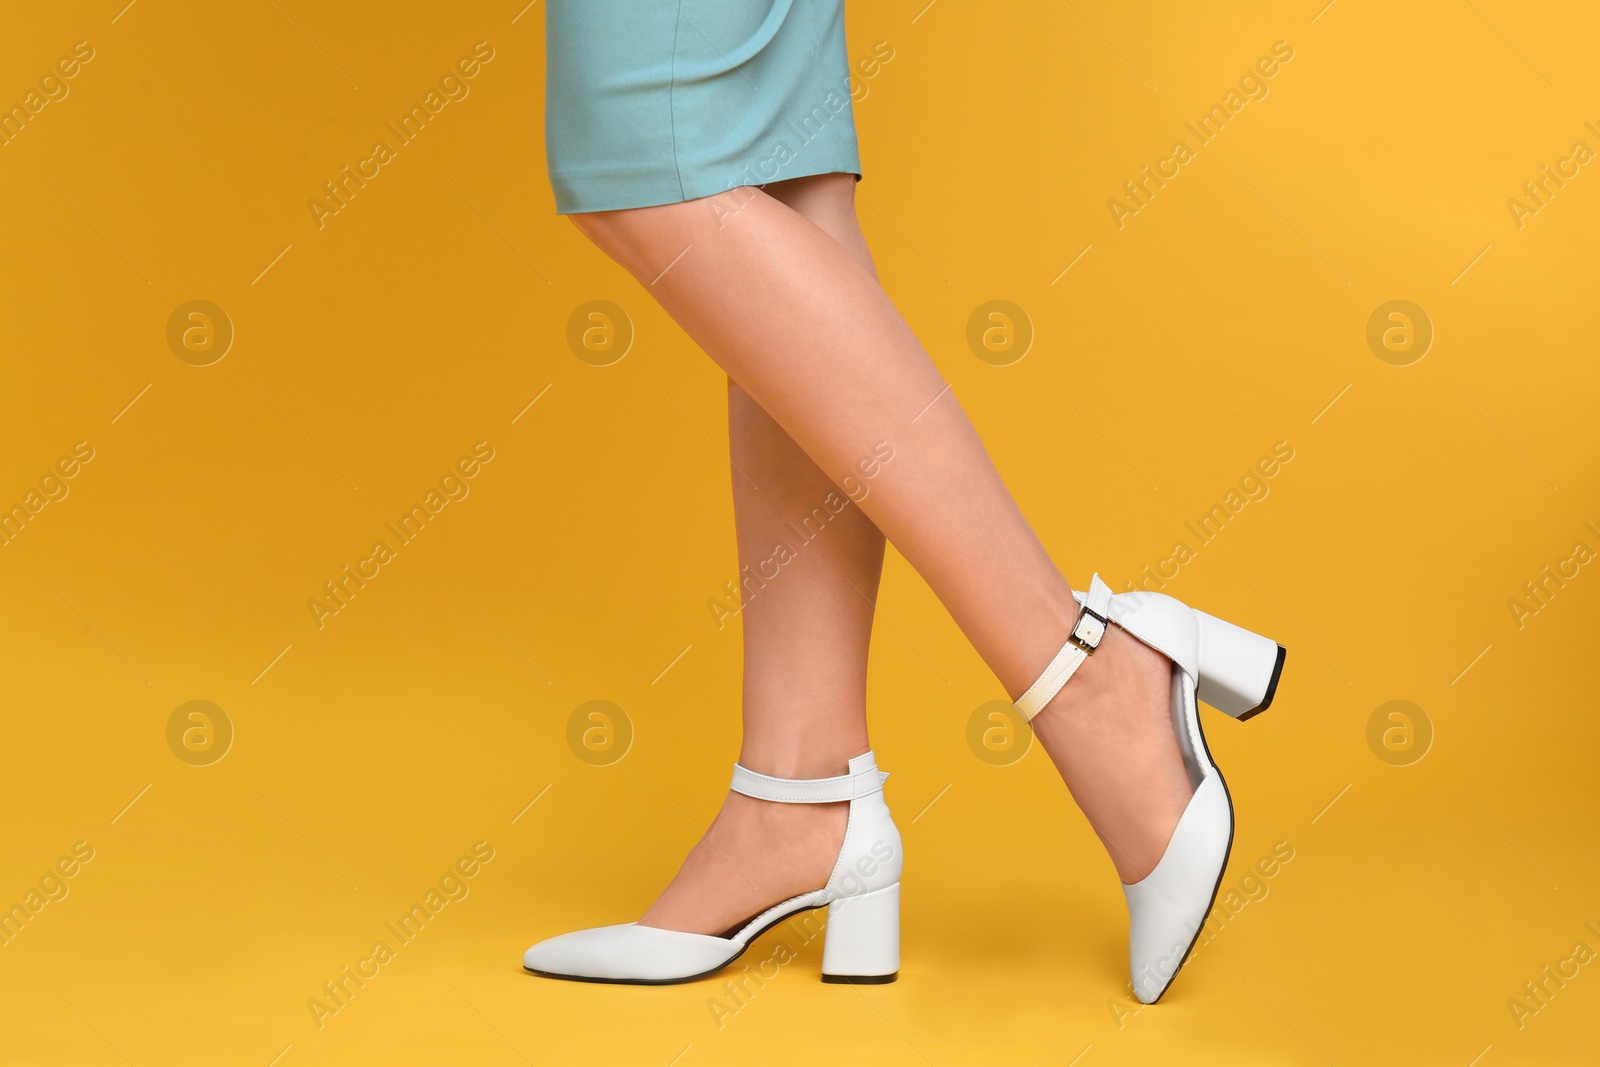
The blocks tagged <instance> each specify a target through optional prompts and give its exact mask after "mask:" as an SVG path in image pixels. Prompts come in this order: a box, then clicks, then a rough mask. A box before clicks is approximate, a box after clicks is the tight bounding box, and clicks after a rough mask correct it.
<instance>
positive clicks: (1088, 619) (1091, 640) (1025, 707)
mask: <svg viewBox="0 0 1600 1067" xmlns="http://www.w3.org/2000/svg"><path fill="white" fill-rule="evenodd" d="M1110 618H1111V587H1110V586H1109V585H1107V584H1106V583H1105V582H1102V581H1101V580H1100V576H1099V575H1098V574H1096V575H1095V576H1094V577H1093V578H1091V579H1090V580H1089V592H1088V594H1087V595H1086V596H1084V597H1083V612H1082V614H1080V615H1079V616H1078V622H1077V624H1076V625H1075V626H1073V628H1072V633H1070V634H1068V635H1067V643H1066V644H1064V645H1062V646H1061V651H1060V652H1057V653H1056V658H1055V659H1053V660H1051V661H1050V666H1048V667H1046V668H1045V669H1044V673H1043V674H1041V675H1039V680H1038V681H1036V682H1034V683H1033V685H1031V686H1029V687H1028V691H1027V692H1026V693H1023V694H1022V695H1021V696H1020V697H1018V698H1017V702H1016V703H1015V704H1014V705H1012V706H1013V707H1015V708H1016V709H1017V714H1018V715H1021V716H1022V721H1023V722H1030V721H1032V719H1033V717H1034V716H1035V715H1037V714H1039V712H1041V711H1043V710H1044V706H1045V705H1046V704H1048V703H1050V701H1051V700H1053V699H1055V695H1056V694H1057V693H1059V692H1061V687H1062V686H1064V685H1066V684H1067V680H1068V679H1069V678H1071V677H1072V674H1073V672H1074V671H1076V670H1077V669H1078V668H1079V667H1080V666H1082V665H1083V661H1084V660H1086V659H1088V658H1089V656H1090V655H1091V654H1093V652H1094V650H1095V649H1096V648H1098V647H1100V639H1101V638H1103V637H1105V635H1106V628H1107V627H1108V626H1109V625H1110V622H1109V620H1110Z"/></svg>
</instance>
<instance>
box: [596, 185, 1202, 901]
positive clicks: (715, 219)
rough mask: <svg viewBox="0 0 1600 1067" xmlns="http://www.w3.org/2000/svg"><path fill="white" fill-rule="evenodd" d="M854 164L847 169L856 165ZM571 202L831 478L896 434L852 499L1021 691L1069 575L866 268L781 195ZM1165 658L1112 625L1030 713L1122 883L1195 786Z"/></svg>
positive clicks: (1063, 608) (1156, 852)
mask: <svg viewBox="0 0 1600 1067" xmlns="http://www.w3.org/2000/svg"><path fill="white" fill-rule="evenodd" d="M846 180H848V179H846ZM730 195H731V196H732V197H734V198H736V199H735V200H734V201H733V202H734V203H736V204H737V210H736V212H734V213H732V214H730V213H729V198H727V197H725V198H723V199H722V200H721V201H715V202H714V201H706V200H701V201H690V202H687V203H683V204H670V205H664V206H661V207H651V208H639V209H634V210H629V211H616V212H598V213H593V214H589V215H575V216H572V218H573V220H574V222H575V223H577V225H578V226H579V227H580V229H582V230H583V231H584V232H585V233H586V234H587V235H588V236H589V237H590V238H591V239H592V240H593V241H594V242H595V243H596V244H597V245H598V246H599V247H600V248H601V249H602V250H603V251H605V252H606V253H607V254H608V255H610V256H611V257H612V258H613V259H615V260H616V261H617V262H618V263H620V264H621V265H622V266H623V267H624V268H625V269H627V270H628V271H629V272H630V273H632V274H633V275H634V277H635V278H637V279H638V280H639V281H640V283H641V284H642V285H644V286H645V287H646V288H647V289H648V290H649V291H650V292H651V293H652V294H653V295H654V296H655V297H656V299H657V300H658V301H659V302H660V303H661V305H662V306H663V307H664V308H665V309H666V310H667V311H668V313H670V314H671V315H672V316H673V318H674V319H676V320H677V321H678V323H679V324H680V325H681V326H683V328H684V329H685V330H686V331H687V332H688V333H689V335H690V336H691V337H692V338H694V339H695V341H697V342H698V343H699V344H700V346H701V347H702V348H703V349H705V351H706V352H707V353H708V354H709V355H710V356H711V357H712V358H713V359H714V360H716V361H717V362H718V363H719V364H720V365H721V366H722V368H723V369H724V370H725V371H727V373H728V375H729V377H731V378H732V379H734V380H735V381H737V382H738V383H739V384H740V385H741V386H742V387H743V388H744V389H745V390H747V391H748V392H749V393H750V395H751V396H752V397H753V398H754V399H755V400H756V401H757V402H758V403H760V405H761V406H762V407H763V408H764V409H765V410H766V411H768V412H769V413H771V415H772V416H773V418H774V419H775V420H776V421H777V423H778V424H779V425H780V426H782V427H783V428H784V429H785V430H787V431H788V433H789V434H790V435H791V436H792V437H793V438H794V439H795V440H796V441H797V442H798V443H799V444H800V445H801V447H803V448H804V450H805V451H806V453H807V454H808V455H809V456H811V458H812V459H813V460H815V461H816V462H817V464H818V466H819V467H820V468H821V469H822V470H824V471H826V472H828V473H829V474H830V475H831V476H833V477H834V478H835V479H843V478H844V477H846V476H847V475H851V474H853V473H855V472H856V470H857V466H856V465H857V463H858V462H859V461H862V460H864V459H866V458H867V457H870V456H872V455H873V454H874V450H875V448H878V447H880V442H885V443H887V445H888V446H889V447H890V448H892V449H893V452H894V459H893V460H892V461H891V462H889V463H887V464H885V465H883V467H882V469H881V471H880V472H879V473H878V474H877V476H876V478H875V479H874V480H873V482H872V485H871V491H870V492H869V493H868V494H867V495H866V496H865V497H863V498H862V500H861V502H860V507H861V509H862V510H863V511H864V512H865V513H866V515H867V516H868V517H869V518H870V519H871V520H872V521H873V523H874V524H875V525H876V526H877V527H878V529H880V530H882V531H883V532H884V533H885V534H887V535H888V537H889V538H890V539H891V540H893V541H894V542H895V545H896V547H897V548H899V549H900V551H901V552H902V553H903V554H904V555H905V557H906V558H907V559H908V560H909V561H910V562H911V563H912V565H913V566H915V567H916V568H917V570H918V571H919V572H920V573H921V574H922V576H923V577H924V579H925V580H927V582H928V583H929V585H930V586H931V587H932V588H933V590H934V592H935V593H936V594H937V595H938V596H939V598H940V599H941V600H942V601H943V602H944V604H945V606H946V608H948V609H949V611H950V613H951V615H952V617H953V618H954V619H955V620H956V623H957V624H958V625H959V626H960V627H961V629H962V631H963V632H964V633H965V634H966V635H967V637H968V638H969V639H970V640H971V641H972V643H973V645H974V647H975V648H976V649H977V651H978V653H979V654H980V655H981V656H983V658H984V660H985V661H986V662H987V663H988V664H989V666H990V667H991V669H993V670H994V672H995V674H996V675H997V676H998V677H999V679H1000V681H1001V683H1002V684H1003V685H1004V686H1005V688H1006V690H1007V692H1008V693H1009V694H1010V695H1011V696H1012V697H1015V696H1017V695H1018V694H1020V693H1021V692H1022V690H1023V689H1025V688H1026V687H1027V686H1028V685H1030V684H1031V683H1032V682H1033V680H1034V678H1035V677H1036V676H1037V675H1038V673H1039V672H1040V671H1041V670H1043V668H1044V666H1045V665H1046V664H1047V663H1048V662H1049V661H1050V659H1051V657H1052V656H1054V655H1055V653H1056V651H1057V650H1058V649H1059V648H1060V647H1061V645H1062V643H1063V642H1064V641H1065V639H1066V635H1067V633H1068V631H1069V630H1070V629H1071V627H1072V624H1073V622H1074V621H1075V620H1076V618H1077V614H1078V612H1077V606H1076V603H1075V601H1074V600H1073V598H1072V593H1071V588H1070V587H1069V586H1068V584H1067V582H1066V580H1065V579H1064V578H1063V577H1062V576H1061V574H1060V572H1059V571H1057V570H1056V567H1055V565H1054V564H1053V563H1052V562H1051V560H1050V558H1049V556H1048V555H1047V554H1046V552H1045V550H1044V548H1043V546H1042V545H1041V544H1040V543H1039V541H1038V539H1037V538H1036V537H1035V536H1034V534H1033V531H1032V529H1031V528H1030V527H1029V526H1028V524H1027V522H1026V520H1024V519H1023V517H1022V515H1021V513H1020V511H1019V510H1018V509H1017V506H1016V504H1015V503H1014V502H1013V501H1012V499H1011V496H1010V494H1009V493H1008V492H1007V490H1006V488H1005V485H1004V484H1003V483H1002V482H1001V480H1000V477H999V475H998V473H997V472H996V471H995V469H994V466H993V464H991V463H990V461H989V457H988V454H987V453H986V452H985V451H984V448H983V445H982V443H981V442H980V441H979V439H978V436H977V433H976V432H975V431H974V429H973V427H972V425H971V423H970V422H969V421H968V420H967V417H966V414H965V413H964V412H963V411H962V409H961V407H960V405H959V404H958V403H957V402H956V399H955V397H954V396H953V395H951V394H950V393H949V392H948V391H947V387H946V384H945V382H944V380H943V378H942V377H941V376H940V374H939V372H938V370H937V369H936V368H935V367H934V366H933V364H932V362H931V361H930V360H929V359H928V357H927V354H926V353H925V352H924V351H923V349H922V346H921V345H920V344H918V342H917V340H916V338H915V337H914V336H913V335H912V333H911V330H910V328H909V327H908V326H907V325H906V323H905V321H904V319H902V318H901V316H900V314H899V313H898V311H896V309H895V307H894V305H893V304H892V303H891V302H890V300H889V298H888V296H887V295H886V294H885V293H884V292H883V290H882V289H881V288H880V287H879V286H878V285H877V283H876V281H875V280H874V278H873V276H872V274H871V273H870V272H869V271H868V270H867V269H866V268H865V267H864V266H863V265H862V264H861V263H860V262H859V261H858V260H857V259H856V258H855V257H854V256H853V255H852V254H851V253H850V252H849V251H848V250H847V249H846V248H845V247H844V246H843V245H842V244H841V243H840V242H839V241H837V240H835V239H834V238H832V237H830V236H829V235H828V234H827V233H825V232H823V230H821V229H820V228H819V227H818V226H817V225H815V224H814V223H812V222H811V221H810V220H808V219H806V218H805V217H804V216H802V215H801V214H800V213H798V212H796V211H795V210H793V209H792V208H790V207H788V206H786V205H785V204H783V203H781V202H780V201H778V200H777V199H775V198H774V197H771V196H768V195H767V194H765V193H762V192H760V191H759V190H755V189H743V190H737V191H735V193H734V194H730ZM1169 686H1170V676H1169V675H1168V673H1167V668H1166V665H1165V660H1164V659H1162V657H1160V656H1159V655H1158V654H1156V653H1153V652H1150V651H1149V650H1148V649H1145V648H1144V646H1142V645H1140V644H1139V643H1138V642H1137V641H1134V640H1132V639H1131V638H1128V637H1127V635H1126V634H1123V633H1121V632H1120V631H1117V630H1113V634H1112V637H1110V638H1108V640H1107V642H1106V644H1105V645H1103V646H1102V649H1101V651H1100V652H1099V653H1097V654H1096V655H1095V656H1092V657H1090V659H1089V660H1088V661H1087V663H1086V664H1085V665H1084V667H1083V668H1082V669H1080V670H1079V672H1078V674H1077V675H1076V676H1075V677H1074V678H1073V681H1072V682H1071V683H1070V684H1069V685H1068V686H1067V688H1066V689H1064V690H1063V691H1062V693H1061V695H1060V696H1058V697H1057V698H1056V700H1054V701H1053V702H1052V703H1051V705H1050V706H1049V707H1048V708H1046V710H1045V711H1043V712H1042V713H1040V715H1039V717H1038V718H1037V719H1035V727H1036V730H1037V732H1038V735H1039V738H1040V740H1041V742H1042V743H1043V744H1044V745H1045V747H1046V750H1047V751H1049V752H1050V754H1051V757H1052V758H1053V759H1055V761H1056V763H1057V766H1058V767H1060V769H1061V771H1062V773H1063V776H1064V777H1065V778H1066V780H1067V783H1068V785H1069V787H1071V788H1072V790H1073V793H1074V796H1075V797H1076V798H1077V800H1078V802H1079V804H1080V805H1081V806H1082V807H1083V809H1084V811H1085V814H1086V815H1088V817H1089V819H1090V821H1091V822H1092V823H1093V824H1094V826H1095V828H1096V830H1097V831H1098V832H1099V833H1100V835H1101V836H1102V838H1104V839H1106V840H1107V841H1108V842H1109V843H1110V844H1109V851H1110V853H1111V857H1112V860H1113V862H1114V863H1115V864H1116V866H1117V869H1118V873H1119V875H1120V876H1121V877H1122V878H1123V880H1124V881H1134V880H1137V879H1138V878H1139V877H1142V876H1143V874H1144V873H1146V872H1148V871H1149V869H1150V868H1151V867H1153V866H1154V864H1155V862H1156V860H1157V859H1159V858H1160V855H1161V853H1162V851H1163V850H1164V849H1165V846H1166V842H1167V840H1168V839H1169V838H1170V836H1171V832H1172V829H1173V827H1174V826H1176V824H1177V820H1178V817H1179V816H1180V815H1181V814H1182V811H1183V808H1184V806H1185V804H1186V803H1187V801H1188V797H1189V795H1190V792H1191V787H1190V785H1189V781H1188V777H1187V774H1186V773H1185V772H1184V770H1183V764H1182V758H1181V756H1180V754H1179V751H1178V748H1177V742H1176V738H1175V737H1174V735H1173V733H1172V729H1171V725H1170V722H1169V721H1168V719H1167V714H1168V713H1167V695H1168V687H1169Z"/></svg>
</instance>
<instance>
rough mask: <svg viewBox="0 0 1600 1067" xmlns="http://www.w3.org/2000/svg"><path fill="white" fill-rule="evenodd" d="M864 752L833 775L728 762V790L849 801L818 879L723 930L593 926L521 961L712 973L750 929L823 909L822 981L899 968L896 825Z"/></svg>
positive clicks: (875, 977)
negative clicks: (760, 769) (766, 770)
mask: <svg viewBox="0 0 1600 1067" xmlns="http://www.w3.org/2000/svg"><path fill="white" fill-rule="evenodd" d="M887 777H889V776H888V775H887V774H885V773H884V772H883V771H880V770H878V764H877V761H876V759H875V758H874V757H873V755H872V753H871V752H865V753H863V754H861V755H859V756H857V757H855V758H854V759H852V760H851V761H850V770H849V773H847V774H842V775H840V776H839V777H837V778H812V779H794V778H773V777H771V776H769V775H765V774H757V773H756V772H755V771H752V770H750V769H749V768H748V767H741V766H740V765H739V764H737V763H736V764H734V765H733V782H732V783H731V784H730V786H729V788H731V789H733V790H734V792H737V793H743V794H745V795H746V796H751V797H756V798H757V799H760V800H771V801H776V802H778V803H782V804H834V803H840V802H843V801H849V803H850V818H849V822H848V823H847V824H846V827H845V832H844V843H843V844H842V845H840V846H839V858H838V860H837V861H836V862H835V863H834V865H833V873H832V874H831V875H829V877H828V882H827V884H826V885H824V886H823V887H822V888H821V889H813V890H812V891H811V892H809V893H801V894H800V895H799V896H797V897H790V898H789V899H788V900H783V901H779V902H778V903H776V904H774V905H773V906H772V907H770V908H768V909H767V910H766V911H764V912H762V913H761V914H759V915H755V916H752V917H751V918H750V919H748V920H746V921H745V922H743V923H741V924H739V926H738V927H737V928H736V929H734V930H733V931H731V932H729V933H728V934H727V935H726V936H715V935H712V934H692V933H687V932H685V931H682V930H663V929H661V928H659V927H654V926H640V925H639V924H638V923H621V924H619V925H616V926H598V927H595V928H593V929H590V930H577V931H574V932H573V933H570V934H562V935H560V936H559V937H552V938H549V939H548V940H545V941H541V942H539V943H538V944H537V945H534V946H533V947H532V948H530V949H528V951H527V952H525V953H523V955H522V966H523V968H524V969H525V970H527V971H529V972H531V973H533V974H537V975H540V976H542V977H545V978H568V979H572V980H575V981H580V982H618V983H624V984H628V985H668V984H671V983H674V982H688V981H691V980H693V979H695V978H704V977H705V976H706V975H709V974H715V973H716V972H717V971H720V970H722V968H724V967H726V966H727V965H728V964H730V963H732V962H733V961H734V960H736V959H738V958H739V957H740V956H742V955H744V951H745V949H747V948H749V947H750V945H751V944H752V943H753V942H754V941H755V939H756V938H758V937H760V936H761V935H762V934H764V933H766V932H767V931H768V930H769V929H771V928H772V927H774V926H776V925H778V924H779V923H781V922H783V921H784V920H785V919H787V918H789V917H790V916H793V915H797V914H799V913H800V912H802V911H810V910H812V909H814V908H822V907H826V908H827V909H828V925H827V929H826V934H825V936H824V940H823V950H822V969H823V980H824V981H838V982H845V981H849V982H892V981H894V979H895V973H896V972H897V971H898V970H899V969H900V872H901V869H902V867H903V866H904V860H903V857H902V856H901V852H900V831H899V830H898V829H896V828H895V825H894V819H893V818H892V817H891V816H890V814H889V805H887V804H885V803H884V800H883V780H884V779H885V778H887Z"/></svg>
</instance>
